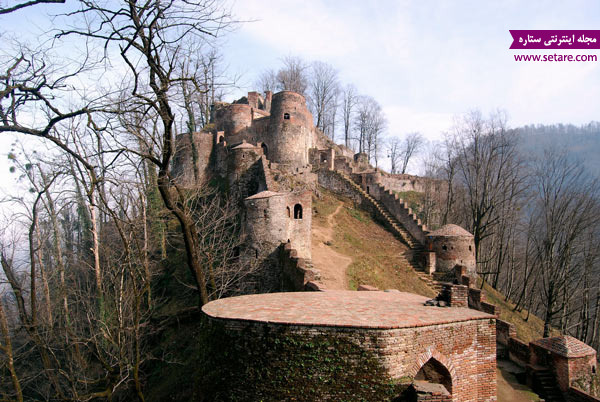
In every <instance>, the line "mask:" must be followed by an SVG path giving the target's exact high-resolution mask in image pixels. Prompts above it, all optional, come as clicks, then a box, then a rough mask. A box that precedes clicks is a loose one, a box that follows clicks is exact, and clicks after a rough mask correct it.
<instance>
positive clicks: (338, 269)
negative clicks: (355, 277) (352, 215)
mask: <svg viewBox="0 0 600 402" xmlns="http://www.w3.org/2000/svg"><path fill="white" fill-rule="evenodd" d="M343 207H344V204H343V203H341V202H340V204H339V205H338V207H337V208H336V210H335V211H334V212H333V213H332V214H331V215H329V216H328V217H327V225H326V226H323V225H319V224H318V223H317V222H316V221H314V220H313V225H312V232H311V235H312V240H311V241H312V263H313V266H314V267H315V268H316V269H318V270H319V271H321V282H323V284H324V285H325V286H327V288H328V289H348V279H347V278H346V269H347V268H348V266H349V265H350V264H351V263H352V258H350V257H348V256H346V255H343V254H340V253H338V252H337V251H336V250H334V248H333V247H331V246H328V245H327V244H328V243H329V244H331V242H332V241H333V225H334V223H335V222H334V219H335V216H336V215H337V214H338V213H339V212H340V211H341V210H342V208H343Z"/></svg>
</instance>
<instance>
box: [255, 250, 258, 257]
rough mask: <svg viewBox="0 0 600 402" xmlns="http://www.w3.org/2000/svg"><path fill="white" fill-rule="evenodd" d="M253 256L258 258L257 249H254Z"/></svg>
mask: <svg viewBox="0 0 600 402" xmlns="http://www.w3.org/2000/svg"><path fill="white" fill-rule="evenodd" d="M254 256H255V257H256V258H258V250H257V249H254Z"/></svg>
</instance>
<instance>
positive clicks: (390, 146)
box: [386, 137, 402, 174]
mask: <svg viewBox="0 0 600 402" xmlns="http://www.w3.org/2000/svg"><path fill="white" fill-rule="evenodd" d="M386 145H387V156H388V158H390V162H391V165H392V166H391V173H392V174H396V173H398V165H399V163H400V156H401V155H400V148H401V145H402V141H401V140H400V138H398V137H390V138H388V139H387V141H386Z"/></svg>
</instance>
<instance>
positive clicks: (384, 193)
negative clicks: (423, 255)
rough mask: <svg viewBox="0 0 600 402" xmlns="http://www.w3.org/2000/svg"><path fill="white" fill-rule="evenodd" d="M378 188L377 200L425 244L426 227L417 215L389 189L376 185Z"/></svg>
mask: <svg viewBox="0 0 600 402" xmlns="http://www.w3.org/2000/svg"><path fill="white" fill-rule="evenodd" d="M377 189H378V190H379V194H380V198H379V201H380V202H381V203H382V204H383V205H384V206H385V207H386V208H387V210H388V211H389V212H390V213H391V214H393V215H394V217H395V218H396V219H398V221H399V222H400V223H401V224H402V225H403V226H404V228H405V229H406V230H408V231H409V232H410V234H411V235H412V237H414V238H415V239H416V240H417V241H418V242H419V243H421V244H422V245H424V244H425V240H426V234H427V227H426V226H425V225H424V224H423V223H422V222H421V220H420V219H419V218H417V215H415V214H414V213H413V211H412V209H410V208H409V207H408V206H407V205H406V204H405V203H404V201H402V199H400V198H399V197H398V195H397V194H394V193H393V192H392V191H391V190H387V189H385V188H384V187H383V186H381V185H379V184H378V185H377Z"/></svg>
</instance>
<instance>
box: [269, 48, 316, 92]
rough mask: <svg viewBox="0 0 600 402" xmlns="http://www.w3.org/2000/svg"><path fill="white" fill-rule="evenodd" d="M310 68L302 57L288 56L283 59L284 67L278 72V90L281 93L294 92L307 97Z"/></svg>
mask: <svg viewBox="0 0 600 402" xmlns="http://www.w3.org/2000/svg"><path fill="white" fill-rule="evenodd" d="M308 70H309V66H308V64H306V62H305V61H304V60H302V59H301V58H300V57H295V56H286V57H284V58H283V67H282V68H281V69H280V70H279V71H277V75H276V79H277V89H278V90H280V91H294V92H297V93H299V94H300V95H305V93H306V89H307V88H308V81H309V79H308Z"/></svg>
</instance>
